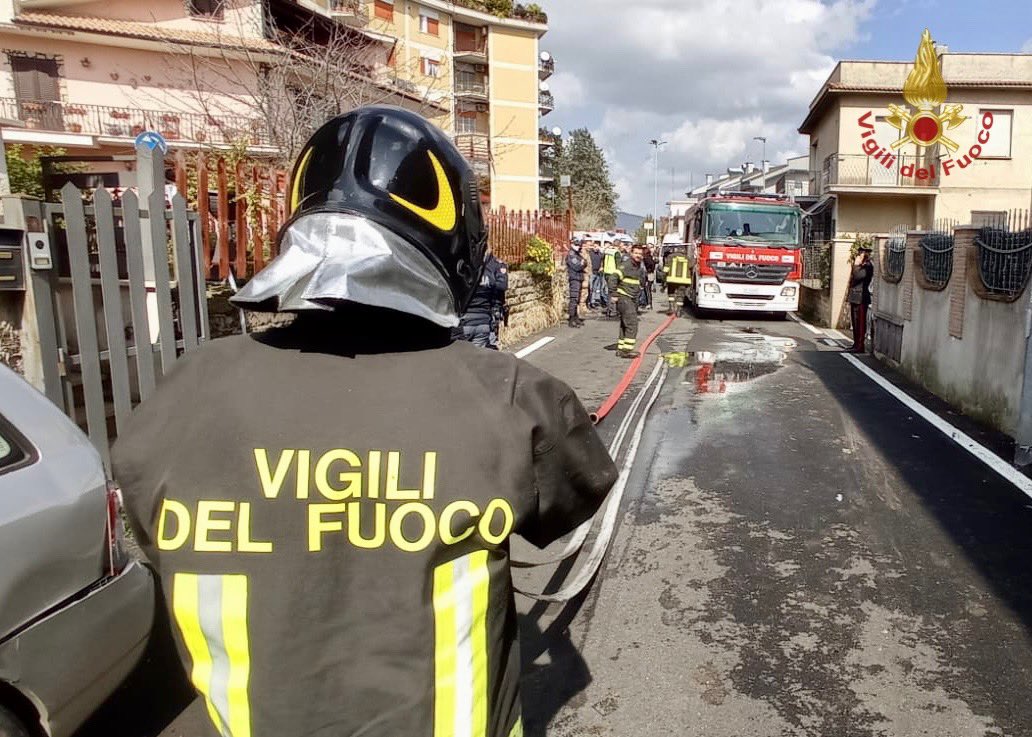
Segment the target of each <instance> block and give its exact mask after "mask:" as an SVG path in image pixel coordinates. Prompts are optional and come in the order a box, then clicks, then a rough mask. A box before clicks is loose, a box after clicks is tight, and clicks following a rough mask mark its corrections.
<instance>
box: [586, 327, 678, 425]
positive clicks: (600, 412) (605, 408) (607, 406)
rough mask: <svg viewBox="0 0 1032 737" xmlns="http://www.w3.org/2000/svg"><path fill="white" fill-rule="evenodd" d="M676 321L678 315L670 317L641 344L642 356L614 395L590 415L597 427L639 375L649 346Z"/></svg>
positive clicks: (626, 373) (633, 362) (621, 380)
mask: <svg viewBox="0 0 1032 737" xmlns="http://www.w3.org/2000/svg"><path fill="white" fill-rule="evenodd" d="M676 319H677V315H676V314H675V315H671V316H670V317H668V318H667V319H666V320H664V321H663V324H662V325H660V326H659V327H658V328H656V331H655V332H654V333H652V335H650V336H649V337H648V338H646V339H645V342H644V343H642V344H641V349H640V350H639V353H640V355H639V356H638V357H637V358H635V359H634V360H633V361H632V362H631V365H630V367H628V369H627V371H626V372H625V373H624V375H623V378H622V379H620V383H619V384H617V385H616V388H615V389H613V393H612V394H610V395H609V397H608V398H607V399H606V401H604V402H603V403H602V406H601V407H599V408H598V409H597V410H595V411H594V412H592V413H591V415H589V416H590V417H591V421H592V422H593V423H594V424H596V425H597V424H598V423H600V422H602V420H604V419H605V418H606V415H608V414H609V413H610V412H612V411H613V407H615V406H616V403H617V402H619V401H620V397H622V396H623V395H624V392H626V391H627V387H629V386H630V385H631V382H632V381H634V377H635V376H637V375H638V369H640V368H641V363H642V361H643V360H644V359H645V351H647V350H648V349H649V346H650V345H652V344H653V343H654V342H655V340H656V338H658V337H659V336H660V335H662V334H663V331H664V330H666V329H667V328H668V327H670V325H671V324H672V323H673V322H674V320H676Z"/></svg>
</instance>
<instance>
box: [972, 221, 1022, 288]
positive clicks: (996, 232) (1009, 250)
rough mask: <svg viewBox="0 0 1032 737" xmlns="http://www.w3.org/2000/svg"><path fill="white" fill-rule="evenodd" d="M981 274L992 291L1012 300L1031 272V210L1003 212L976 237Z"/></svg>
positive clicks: (979, 272)
mask: <svg viewBox="0 0 1032 737" xmlns="http://www.w3.org/2000/svg"><path fill="white" fill-rule="evenodd" d="M975 248H976V249H977V252H978V275H979V277H980V278H981V280H982V285H983V286H984V287H985V289H986V291H987V292H988V293H989V294H993V295H997V296H1000V297H1005V298H1008V299H1013V298H1014V297H1017V296H1018V295H1019V294H1021V293H1022V292H1024V291H1025V287H1026V286H1027V285H1028V280H1029V275H1030V274H1032V220H1030V213H1029V212H1028V211H1014V212H1010V213H1001V214H1000V216H999V218H998V219H996V220H995V221H991V222H988V223H987V224H986V225H985V226H984V227H982V228H981V229H980V230H979V231H978V235H976V236H975Z"/></svg>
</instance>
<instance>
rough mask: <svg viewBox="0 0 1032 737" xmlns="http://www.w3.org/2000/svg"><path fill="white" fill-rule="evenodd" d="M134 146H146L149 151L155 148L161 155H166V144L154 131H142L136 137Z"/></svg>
mask: <svg viewBox="0 0 1032 737" xmlns="http://www.w3.org/2000/svg"><path fill="white" fill-rule="evenodd" d="M136 146H137V148H139V147H140V146H146V147H147V148H148V149H149V150H151V151H153V150H154V149H156V148H160V149H161V153H162V154H167V153H168V143H166V141H165V139H164V138H163V137H162V135H161V134H160V133H157V132H156V131H144V132H143V133H141V134H140V135H138V136H137V137H136Z"/></svg>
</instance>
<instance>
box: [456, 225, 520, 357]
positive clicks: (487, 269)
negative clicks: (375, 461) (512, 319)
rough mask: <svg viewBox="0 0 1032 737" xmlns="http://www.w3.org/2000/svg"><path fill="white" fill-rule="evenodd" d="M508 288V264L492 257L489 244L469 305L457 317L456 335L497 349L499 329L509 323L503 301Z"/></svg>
mask: <svg viewBox="0 0 1032 737" xmlns="http://www.w3.org/2000/svg"><path fill="white" fill-rule="evenodd" d="M508 290H509V265H508V264H507V263H505V262H504V261H499V260H498V259H497V258H495V255H494V253H493V252H492V251H491V246H490V245H488V246H487V251H486V255H485V257H484V272H483V274H481V276H480V285H479V286H478V287H477V289H476V291H475V292H473V297H472V299H470V301H469V307H467V308H466V312H465V313H464V314H463V315H462V318H461V319H460V321H459V327H458V328H456V331H455V337H456V338H458V339H461V340H468V341H469V342H470V343H472V344H473V345H475V346H479V347H481V348H490V349H491V350H495V351H497V350H498V333H499V331H500V329H501V326H502V325H503V324H505V325H508V321H509V307H508V305H506V304H505V293H506V292H507V291H508Z"/></svg>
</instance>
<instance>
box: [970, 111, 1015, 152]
mask: <svg viewBox="0 0 1032 737" xmlns="http://www.w3.org/2000/svg"><path fill="white" fill-rule="evenodd" d="M989 116H992V123H991V125H990V126H989V128H988V130H987V131H986V132H987V133H988V135H989V142H988V143H983V144H982V155H981V156H979V157H978V158H980V159H1009V158H1010V157H1011V123H1012V122H1013V121H1014V111H1013V110H979V111H978V120H976V121H975V123H976V124H977V125H978V130H979V135H981V136H982V137H983V138H984V137H985V136H984V135H983V134H982V131H983V130H985V129H986V125H985V124H986V123H987V122H989Z"/></svg>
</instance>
